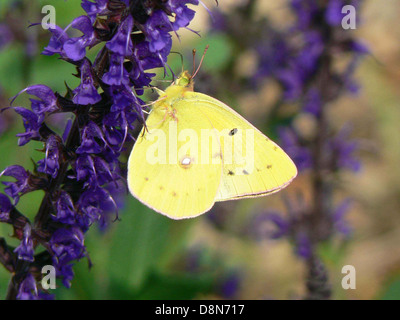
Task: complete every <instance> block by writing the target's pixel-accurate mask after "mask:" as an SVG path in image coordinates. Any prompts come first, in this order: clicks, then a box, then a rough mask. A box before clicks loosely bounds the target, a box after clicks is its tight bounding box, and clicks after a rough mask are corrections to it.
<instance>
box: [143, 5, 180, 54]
mask: <svg viewBox="0 0 400 320" xmlns="http://www.w3.org/2000/svg"><path fill="white" fill-rule="evenodd" d="M172 30H173V27H172V23H171V21H169V19H168V16H167V15H166V14H165V12H163V11H161V10H157V11H155V12H153V14H152V15H151V17H150V18H149V19H148V20H147V21H146V24H145V25H144V33H145V36H146V40H147V42H148V43H149V49H150V51H151V52H158V51H161V50H162V49H164V48H165V47H171V43H172V40H171V35H170V32H171V31H172Z"/></svg>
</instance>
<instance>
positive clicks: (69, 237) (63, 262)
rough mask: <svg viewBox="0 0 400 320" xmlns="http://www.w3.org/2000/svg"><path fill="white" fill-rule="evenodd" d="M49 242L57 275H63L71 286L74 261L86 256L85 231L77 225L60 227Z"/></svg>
mask: <svg viewBox="0 0 400 320" xmlns="http://www.w3.org/2000/svg"><path fill="white" fill-rule="evenodd" d="M49 244H50V247H51V249H52V251H53V253H54V256H53V261H54V264H55V267H56V270H57V275H59V276H62V278H63V284H64V285H65V286H66V287H67V288H69V287H70V286H71V280H72V278H73V276H74V273H73V271H72V266H73V264H72V262H73V261H74V260H80V259H81V258H83V257H84V256H86V249H85V245H84V236H83V232H82V231H81V230H80V229H79V228H77V227H72V228H69V229H58V230H56V231H55V232H54V234H53V236H52V238H51V239H50V242H49Z"/></svg>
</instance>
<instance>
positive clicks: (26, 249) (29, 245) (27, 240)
mask: <svg viewBox="0 0 400 320" xmlns="http://www.w3.org/2000/svg"><path fill="white" fill-rule="evenodd" d="M14 252H15V253H17V254H18V259H20V260H26V261H30V262H33V261H34V258H33V255H34V253H35V252H34V249H33V241H32V237H31V226H30V225H29V224H28V223H27V224H26V225H25V228H24V235H23V238H22V240H21V243H20V245H19V246H18V247H17V248H15V250H14Z"/></svg>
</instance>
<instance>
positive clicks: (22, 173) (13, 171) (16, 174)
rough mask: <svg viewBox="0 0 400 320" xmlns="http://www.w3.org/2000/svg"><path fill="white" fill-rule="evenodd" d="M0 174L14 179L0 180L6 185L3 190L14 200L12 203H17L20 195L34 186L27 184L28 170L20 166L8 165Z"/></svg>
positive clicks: (31, 189)
mask: <svg viewBox="0 0 400 320" xmlns="http://www.w3.org/2000/svg"><path fill="white" fill-rule="evenodd" d="M1 176H9V177H13V178H15V180H16V181H15V182H2V183H3V184H4V185H6V186H7V187H6V188H5V189H4V192H5V193H6V194H7V195H9V196H10V197H11V198H12V199H13V200H14V204H17V203H18V201H19V197H20V195H22V194H25V193H27V192H29V191H33V190H34V188H32V186H30V185H29V176H30V174H29V172H27V171H26V170H25V169H24V168H23V167H21V166H18V165H13V166H9V167H8V168H6V169H5V170H3V172H2V173H0V177H1Z"/></svg>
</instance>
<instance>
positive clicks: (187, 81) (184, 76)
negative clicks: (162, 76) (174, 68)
mask: <svg viewBox="0 0 400 320" xmlns="http://www.w3.org/2000/svg"><path fill="white" fill-rule="evenodd" d="M174 84H175V85H176V86H179V87H184V88H188V89H189V90H193V85H194V82H193V77H192V75H191V74H190V73H189V72H188V71H183V72H182V73H181V74H180V75H179V77H178V78H177V79H176V80H175V82H174Z"/></svg>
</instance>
